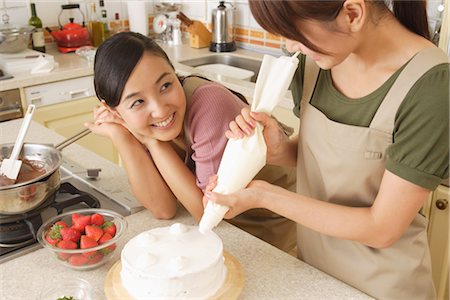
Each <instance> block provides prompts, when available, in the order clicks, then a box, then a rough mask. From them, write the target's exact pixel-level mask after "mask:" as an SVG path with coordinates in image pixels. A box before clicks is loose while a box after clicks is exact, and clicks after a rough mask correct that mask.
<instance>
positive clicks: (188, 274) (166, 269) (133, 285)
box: [120, 223, 227, 299]
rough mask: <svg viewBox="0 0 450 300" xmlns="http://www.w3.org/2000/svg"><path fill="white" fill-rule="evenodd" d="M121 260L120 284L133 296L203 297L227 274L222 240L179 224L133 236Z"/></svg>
mask: <svg viewBox="0 0 450 300" xmlns="http://www.w3.org/2000/svg"><path fill="white" fill-rule="evenodd" d="M121 260H122V270H121V272H120V277H121V280H122V285H123V286H124V288H125V289H126V290H127V292H128V293H129V294H130V296H132V297H134V298H136V299H153V298H157V299H183V298H196V299H207V298H210V297H211V296H213V295H214V294H215V293H216V292H217V291H218V290H219V289H220V287H221V286H222V285H223V283H224V281H225V278H226V273H227V271H226V267H225V265H224V258H223V245H222V240H221V239H220V238H219V237H218V236H217V235H216V234H215V233H213V232H208V233H206V234H201V233H200V232H199V231H198V227H196V226H186V225H183V224H179V223H176V224H173V225H172V226H170V227H160V228H155V229H152V230H149V231H146V232H143V233H140V234H139V235H137V236H135V237H134V238H132V239H131V240H130V241H129V242H128V243H127V244H126V245H125V247H124V248H123V250H122V254H121Z"/></svg>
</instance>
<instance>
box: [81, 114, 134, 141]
mask: <svg viewBox="0 0 450 300" xmlns="http://www.w3.org/2000/svg"><path fill="white" fill-rule="evenodd" d="M93 113H94V121H93V122H86V123H85V124H84V126H85V127H87V128H89V130H91V131H92V132H93V133H95V134H97V135H100V136H105V137H108V138H110V139H112V138H113V136H114V135H116V134H120V133H124V132H126V131H128V129H127V128H126V126H125V122H124V121H123V119H122V118H121V117H120V116H119V115H117V114H116V113H114V112H112V111H111V110H110V109H109V108H107V107H105V106H96V107H94V111H93Z"/></svg>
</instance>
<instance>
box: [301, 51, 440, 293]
mask: <svg viewBox="0 0 450 300" xmlns="http://www.w3.org/2000/svg"><path fill="white" fill-rule="evenodd" d="M444 62H447V58H446V57H445V55H443V53H442V51H440V50H438V49H437V48H432V49H426V50H423V51H421V52H419V53H418V54H417V55H416V56H415V57H414V58H413V59H412V60H411V61H410V62H409V64H408V65H407V66H406V67H405V68H404V70H403V71H402V73H401V74H400V76H399V77H398V79H397V80H396V82H395V83H394V85H393V86H392V88H391V89H390V91H389V92H388V94H387V95H386V97H385V99H384V100H383V102H382V104H381V105H380V107H379V109H378V111H377V112H376V114H375V116H374V118H373V120H372V122H371V124H370V126H369V127H368V128H367V127H358V126H351V125H346V124H342V123H337V122H334V121H332V120H329V119H328V118H327V117H326V116H325V115H324V114H323V113H322V112H320V111H319V110H318V109H316V108H315V107H313V106H312V105H311V104H310V103H309V101H310V99H311V98H312V94H313V89H314V86H315V83H316V80H317V74H318V72H319V70H318V67H317V66H316V65H315V64H314V62H311V61H309V60H307V65H306V70H308V72H306V70H305V78H304V87H303V90H304V92H303V96H302V102H301V109H300V139H299V147H298V163H297V166H298V168H297V179H298V180H297V192H298V193H299V194H302V195H306V196H310V197H313V198H316V199H321V200H325V201H328V202H332V203H337V204H342V205H346V206H355V207H369V206H371V205H372V204H373V201H374V199H375V197H376V195H377V193H378V188H379V186H380V183H381V179H382V176H383V173H384V171H385V159H386V157H385V150H386V148H387V147H388V146H389V145H390V144H391V143H392V132H393V128H394V119H395V114H396V112H397V109H398V107H399V106H400V104H401V103H402V101H403V99H404V97H405V96H406V94H407V92H408V91H409V89H410V88H411V87H412V85H413V84H414V83H415V82H416V81H417V80H418V79H419V78H420V76H421V75H422V74H424V73H425V72H426V71H427V70H429V69H430V68H431V67H433V66H435V65H437V64H439V63H444ZM355 226H356V225H355ZM426 228H427V220H426V219H425V218H424V217H423V216H422V215H420V214H419V213H418V214H417V216H416V217H415V218H414V220H413V222H412V223H411V225H410V226H409V228H408V229H407V230H406V232H405V233H404V234H403V236H402V237H401V238H400V239H399V240H398V241H397V242H396V243H394V244H393V245H392V246H390V247H389V248H384V249H375V248H371V247H368V246H365V245H363V244H360V243H357V242H353V241H349V240H342V239H337V238H334V237H330V236H327V235H324V234H320V233H317V232H315V231H313V230H310V229H308V228H306V227H303V226H301V225H297V247H298V255H299V258H301V259H302V260H304V261H305V262H307V263H308V264H310V265H312V266H314V267H316V268H318V269H320V270H322V271H324V272H326V273H328V274H330V275H332V276H334V277H336V278H338V279H340V280H342V281H344V282H346V283H348V284H349V285H352V286H354V287H355V288H357V289H359V290H361V291H363V292H365V293H367V294H368V295H371V296H373V297H375V298H378V299H383V300H384V299H396V300H397V299H408V300H410V299H435V298H436V295H435V290H434V286H433V282H432V277H431V262H430V253H429V248H428V242H427V234H426Z"/></svg>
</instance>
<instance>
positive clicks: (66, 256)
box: [58, 252, 72, 260]
mask: <svg viewBox="0 0 450 300" xmlns="http://www.w3.org/2000/svg"><path fill="white" fill-rule="evenodd" d="M71 256H72V254H70V253H61V252H59V253H58V257H59V259H60V260H68V259H69V258H70V257H71Z"/></svg>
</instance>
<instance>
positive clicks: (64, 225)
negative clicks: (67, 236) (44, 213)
mask: <svg viewBox="0 0 450 300" xmlns="http://www.w3.org/2000/svg"><path fill="white" fill-rule="evenodd" d="M55 224H58V225H59V226H62V227H69V225H67V224H66V223H65V222H64V221H58V222H56V223H55Z"/></svg>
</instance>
